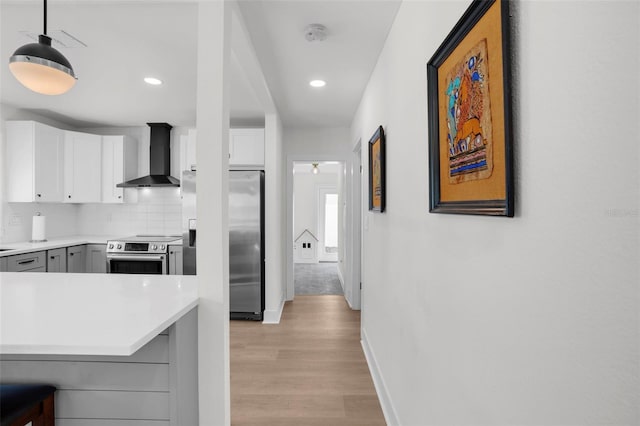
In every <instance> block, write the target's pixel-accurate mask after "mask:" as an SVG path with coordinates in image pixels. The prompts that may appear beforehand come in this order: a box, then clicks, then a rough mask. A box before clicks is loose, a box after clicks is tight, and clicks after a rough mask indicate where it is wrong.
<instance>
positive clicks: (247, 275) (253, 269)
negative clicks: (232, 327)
mask: <svg viewBox="0 0 640 426" xmlns="http://www.w3.org/2000/svg"><path fill="white" fill-rule="evenodd" d="M229 310H230V311H231V319H253V320H262V315H263V312H264V172H263V171H256V170H232V171H230V172H229Z"/></svg>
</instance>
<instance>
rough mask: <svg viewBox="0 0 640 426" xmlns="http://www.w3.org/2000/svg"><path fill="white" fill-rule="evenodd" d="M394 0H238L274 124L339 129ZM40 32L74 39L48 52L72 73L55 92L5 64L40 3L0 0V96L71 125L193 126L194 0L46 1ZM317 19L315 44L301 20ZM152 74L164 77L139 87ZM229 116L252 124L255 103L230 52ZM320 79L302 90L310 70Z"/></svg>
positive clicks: (257, 109)
mask: <svg viewBox="0 0 640 426" xmlns="http://www.w3.org/2000/svg"><path fill="white" fill-rule="evenodd" d="M399 2H400V0H360V1H341V0H335V1H332V0H297V1H282V0H265V1H254V0H248V1H245V0H242V1H241V2H240V8H241V11H242V14H243V16H244V19H245V21H246V23H247V28H248V30H249V32H250V36H251V39H252V41H253V43H254V46H255V49H256V53H257V56H258V59H259V60H260V63H261V65H262V68H263V72H264V75H265V79H266V81H267V83H268V85H269V87H270V90H271V93H272V95H273V98H274V101H275V103H276V106H277V108H278V111H279V112H280V114H281V117H282V120H283V122H284V124H285V125H286V126H295V127H303V126H348V125H349V124H350V122H351V119H352V117H353V115H354V113H355V110H356V108H357V105H358V102H359V100H360V97H361V96H362V92H363V90H364V87H365V85H366V83H367V81H368V79H369V75H370V74H371V71H372V69H373V67H374V66H375V62H376V60H377V57H378V55H379V53H380V49H381V47H382V45H383V43H384V40H385V38H386V35H387V33H388V31H389V28H390V26H391V23H392V21H393V18H394V17H395V13H396V11H397V7H398V6H399ZM48 9H49V10H48V29H49V31H50V32H51V31H52V30H56V29H61V30H64V31H66V32H68V33H70V34H71V35H73V36H74V37H76V38H78V39H79V40H81V41H82V42H84V43H85V44H86V45H87V47H86V48H78V49H66V48H61V49H59V50H60V51H61V52H62V53H63V54H64V55H65V56H66V57H67V59H69V61H70V62H71V64H72V65H73V67H74V69H75V71H76V73H77V75H78V82H77V84H76V86H75V87H74V88H73V89H72V90H71V91H70V92H68V93H66V94H64V95H61V96H44V95H39V94H36V93H33V92H30V91H28V90H27V89H25V88H24V87H22V86H21V85H20V84H19V83H18V82H17V81H16V80H15V79H14V78H13V76H12V75H11V73H10V72H9V71H8V66H6V64H7V63H8V59H9V57H10V56H11V54H12V53H13V51H14V50H15V49H17V48H18V47H19V46H21V45H23V44H25V43H27V42H29V40H28V39H25V38H24V36H22V35H21V34H20V31H25V30H26V31H32V32H35V33H38V34H39V33H41V32H42V2H41V1H27V0H22V1H19V2H16V1H8V0H0V64H2V63H4V64H3V65H1V66H0V84H1V86H0V102H2V103H4V104H8V105H12V106H15V107H19V108H24V109H28V110H32V111H34V112H37V113H39V114H41V115H46V116H50V117H52V118H55V119H58V120H59V121H63V122H66V123H68V124H70V125H72V126H76V127H92V126H136V125H142V124H143V123H146V122H150V121H154V122H168V123H171V124H172V125H174V126H193V125H194V124H195V109H196V71H195V70H196V51H197V4H196V3H194V2H190V1H184V0H181V1H145V2H141V1H139V0H138V1H121V0H118V1H114V0H112V1H108V0H102V1H100V0H75V1H74V0H66V1H56V0H50V1H49V8H48ZM310 23H321V24H324V25H325V26H326V27H327V28H328V37H327V39H326V40H325V41H324V42H314V43H309V42H307V41H306V40H305V38H304V28H305V27H306V26H307V25H308V24H310ZM147 75H153V76H156V77H158V78H160V79H162V80H163V81H164V82H165V84H164V85H162V86H159V87H154V86H149V85H147V84H145V83H143V82H142V78H143V77H145V76H147ZM230 75H231V118H232V124H235V125H250V124H259V123H260V122H263V120H264V117H263V108H262V106H261V105H260V103H259V101H258V99H257V97H256V96H255V94H254V93H253V90H252V89H251V85H250V84H249V83H248V82H247V81H246V78H245V74H244V73H243V72H242V65H241V64H239V63H238V60H237V59H235V57H232V61H231V73H230ZM316 77H319V78H323V79H325V80H327V86H326V87H325V88H324V89H320V90H318V89H312V88H311V87H309V86H308V81H309V80H310V79H312V78H316Z"/></svg>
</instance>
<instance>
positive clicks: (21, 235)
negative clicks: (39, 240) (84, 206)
mask: <svg viewBox="0 0 640 426" xmlns="http://www.w3.org/2000/svg"><path fill="white" fill-rule="evenodd" d="M2 208H3V211H2V215H1V216H2V233H1V235H0V242H3V243H13V242H23V241H29V240H31V225H32V223H33V216H35V215H36V213H40V214H41V215H42V216H46V218H47V219H46V233H45V236H46V237H47V238H56V237H64V236H68V235H75V234H77V231H76V223H77V219H78V218H77V214H78V206H77V205H75V204H48V203H3V205H2Z"/></svg>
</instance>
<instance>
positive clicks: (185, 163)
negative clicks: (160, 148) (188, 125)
mask: <svg viewBox="0 0 640 426" xmlns="http://www.w3.org/2000/svg"><path fill="white" fill-rule="evenodd" d="M196 135H197V132H196V129H189V132H188V133H187V134H186V135H182V136H181V137H180V175H182V172H183V171H185V170H191V168H192V167H195V165H196Z"/></svg>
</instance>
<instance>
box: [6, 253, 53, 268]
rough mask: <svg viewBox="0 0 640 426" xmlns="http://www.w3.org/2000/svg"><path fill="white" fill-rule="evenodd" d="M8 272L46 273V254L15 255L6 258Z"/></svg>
mask: <svg viewBox="0 0 640 426" xmlns="http://www.w3.org/2000/svg"><path fill="white" fill-rule="evenodd" d="M7 271H8V272H47V252H46V251H36V252H33V253H25V254H17V255H15V256H8V257H7Z"/></svg>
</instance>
